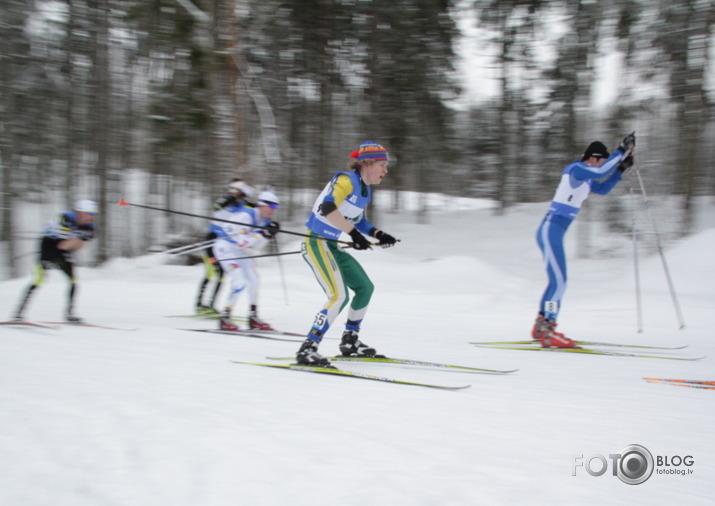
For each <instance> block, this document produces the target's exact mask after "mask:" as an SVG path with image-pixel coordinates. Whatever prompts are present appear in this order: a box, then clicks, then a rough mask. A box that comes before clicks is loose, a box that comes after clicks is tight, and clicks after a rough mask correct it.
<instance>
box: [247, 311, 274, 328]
mask: <svg viewBox="0 0 715 506" xmlns="http://www.w3.org/2000/svg"><path fill="white" fill-rule="evenodd" d="M248 326H249V327H250V328H251V330H266V331H268V330H275V329H274V328H273V327H271V326H270V324H268V323H266V322H264V321H263V320H261V319H260V318H259V317H258V315H257V314H256V313H254V312H251V313H250V314H249V316H248Z"/></svg>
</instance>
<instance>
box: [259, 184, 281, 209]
mask: <svg viewBox="0 0 715 506" xmlns="http://www.w3.org/2000/svg"><path fill="white" fill-rule="evenodd" d="M278 204H279V201H278V197H277V196H276V194H275V193H274V192H273V189H271V188H266V189H265V190H263V191H262V192H261V193H260V195H258V202H257V205H259V206H271V207H272V208H273V209H276V208H277V207H278Z"/></svg>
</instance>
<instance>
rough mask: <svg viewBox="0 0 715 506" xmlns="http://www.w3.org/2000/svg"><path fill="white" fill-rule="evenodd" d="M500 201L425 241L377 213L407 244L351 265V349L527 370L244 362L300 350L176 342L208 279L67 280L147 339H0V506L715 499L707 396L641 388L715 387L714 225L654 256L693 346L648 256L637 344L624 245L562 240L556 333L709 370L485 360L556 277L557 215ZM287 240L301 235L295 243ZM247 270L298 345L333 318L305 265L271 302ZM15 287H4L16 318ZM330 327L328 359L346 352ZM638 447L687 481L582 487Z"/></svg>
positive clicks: (273, 292)
mask: <svg viewBox="0 0 715 506" xmlns="http://www.w3.org/2000/svg"><path fill="white" fill-rule="evenodd" d="M482 203H483V202H482ZM586 205H589V204H586ZM490 207H491V206H489V205H481V204H480V203H479V202H476V203H475V205H473V206H469V205H460V206H447V205H445V206H442V207H441V210H440V211H438V212H435V213H434V214H433V215H432V216H431V223H430V224H428V225H419V224H415V223H414V222H415V219H414V217H413V216H410V215H408V214H384V215H380V225H381V226H382V227H383V228H384V229H385V230H387V231H389V232H390V233H392V234H394V235H395V236H396V237H398V238H400V239H401V242H400V243H399V244H398V245H397V246H396V247H394V248H391V249H387V250H382V249H377V250H373V251H367V252H355V253H354V255H355V256H357V257H359V259H360V261H361V262H362V264H363V266H364V267H365V269H366V271H367V272H368V273H369V275H370V276H371V278H372V279H373V281H374V282H375V284H376V291H375V295H374V297H373V301H372V303H371V307H370V310H369V312H368V316H367V318H366V320H365V323H364V324H363V330H362V336H363V338H364V339H365V341H366V342H368V343H369V344H371V345H373V346H375V347H376V348H377V349H378V351H380V352H382V353H385V354H388V355H390V356H396V357H403V358H414V359H418V360H429V361H438V362H445V363H453V364H460V365H467V366H474V367H486V368H494V369H514V368H518V369H519V370H518V371H517V372H515V373H513V374H510V375H504V376H496V375H483V374H467V373H462V372H447V371H443V370H426V369H420V368H414V367H401V366H394V365H377V364H341V367H342V368H344V369H351V370H357V371H363V372H367V373H374V374H379V375H382V376H390V377H395V378H401V379H410V380H417V381H425V382H433V383H440V384H445V385H461V384H471V385H472V386H471V388H469V389H466V390H460V391H442V390H433V389H428V388H421V387H414V386H404V385H394V384H387V383H378V382H370V381H364V380H358V379H351V378H342V377H329V376H323V375H316V374H306V373H302V372H294V371H283V370H278V369H270V368H260V367H255V366H250V365H239V364H235V363H232V362H231V361H232V360H242V361H259V362H260V361H266V358H265V357H266V356H289V355H292V354H294V353H295V351H296V350H297V347H298V344H297V343H290V342H277V341H268V340H259V339H249V338H245V337H233V336H224V335H213V334H205V333H197V332H188V331H185V330H182V329H186V328H208V327H211V326H213V323H209V322H206V321H201V320H192V319H182V318H168V317H167V316H168V315H176V314H183V313H188V312H190V311H191V307H192V303H193V299H194V296H195V292H196V288H197V286H198V283H199V280H200V278H201V275H202V272H201V270H202V267H201V266H199V265H196V266H192V267H185V266H177V265H169V264H167V263H166V257H165V256H164V255H160V254H155V255H147V256H144V257H140V258H136V259H115V260H113V261H111V262H109V263H108V264H106V265H105V266H103V267H102V268H100V269H90V268H80V269H79V274H78V275H79V278H80V285H79V295H78V304H77V306H78V307H77V310H78V311H77V312H78V313H79V314H80V315H82V316H84V317H85V318H86V319H88V320H89V321H90V322H93V323H96V324H102V325H108V326H116V327H123V328H136V330H127V331H124V330H106V329H96V328H74V327H67V326H64V327H62V328H60V329H59V330H43V329H29V328H19V329H18V328H10V327H3V328H0V427H2V430H0V504H3V505H23V506H28V505H46V504H52V505H54V506H59V505H72V506H78V505H92V506H95V505H129V504H131V505H132V506H140V505H159V504H161V505H164V504H171V505H191V506H194V505H224V504H247V505H248V504H250V505H253V504H257V505H273V504H276V505H277V504H295V505H302V504H317V505H322V504H343V505H366V504H380V505H382V504H385V505H387V504H390V505H393V504H398V505H435V506H436V505H440V506H441V505H473V504H594V505H595V504H599V505H600V504H673V503H675V502H676V501H677V502H679V503H683V504H689V505H697V504H712V498H713V496H715V482H714V481H713V480H712V476H713V474H714V473H715V442H714V441H715V439H714V438H713V437H712V427H713V421H714V420H713V415H714V414H715V402H714V400H715V399H714V397H713V396H715V392H712V391H709V390H698V389H691V388H682V387H673V386H669V385H659V384H650V383H647V382H645V381H644V380H643V379H642V378H643V377H644V376H649V377H650V376H656V377H667V378H686V379H702V380H715V377H713V366H712V360H713V358H712V357H713V356H715V344H713V339H712V335H713V332H712V317H711V314H712V311H713V308H714V307H715V304H714V303H715V283H713V281H715V266H714V263H713V261H712V252H713V251H714V250H715V228H713V227H712V224H710V226H704V227H701V229H700V230H699V231H698V233H696V234H695V235H692V236H690V237H688V238H686V239H682V240H680V241H677V242H668V243H666V244H665V246H666V248H665V256H666V258H667V260H668V266H669V267H670V270H671V274H672V278H673V281H674V285H675V288H676V294H677V297H678V302H679V304H680V306H681V308H682V313H683V316H684V319H685V323H686V327H685V328H684V329H682V330H679V329H678V322H677V318H676V313H675V310H674V303H673V301H672V299H671V296H670V294H669V291H668V286H667V283H666V281H665V277H664V275H663V272H664V270H663V266H662V264H661V259H660V257H659V256H658V255H657V254H655V253H653V252H647V253H646V252H642V253H641V256H640V272H641V282H642V306H643V322H644V325H643V326H644V331H643V332H642V333H638V332H637V318H636V307H635V300H636V299H635V293H634V281H633V280H634V274H633V265H634V263H633V257H632V250H631V245H630V242H629V241H630V239H629V238H628V237H620V236H616V235H609V236H608V237H606V238H605V240H607V242H608V243H609V254H608V256H607V257H605V256H599V257H597V258H591V259H576V258H575V254H574V251H575V243H574V241H575V238H576V235H577V234H576V232H575V230H572V231H570V232H569V235H568V236H567V237H568V241H569V242H568V243H567V251H568V252H569V269H570V286H569V289H568V291H567V294H566V298H565V300H564V309H563V313H562V318H561V321H560V328H561V330H563V331H564V332H565V333H566V334H567V335H569V336H571V337H574V338H578V339H584V340H596V341H607V342H616V343H631V344H647V345H659V346H675V345H685V344H687V345H688V347H687V348H686V349H684V350H680V351H677V352H674V354H676V355H678V356H702V355H706V356H707V358H705V359H702V360H698V361H675V360H659V359H648V358H623V357H606V356H580V355H572V354H560V353H535V352H527V351H507V350H492V349H486V348H478V347H475V346H472V345H470V344H468V343H469V341H479V340H484V341H494V340H514V339H525V338H528V335H529V331H530V328H531V324H532V322H533V318H534V314H535V311H536V305H537V304H538V299H539V297H540V295H541V292H542V290H543V288H544V286H545V280H546V278H545V274H544V272H543V269H542V266H541V259H540V254H539V251H538V248H537V247H536V244H535V240H534V233H535V230H536V227H537V225H538V223H539V221H540V219H541V217H542V214H543V212H544V210H545V208H546V204H544V203H542V204H529V205H520V206H517V207H515V208H513V209H512V210H510V211H509V212H508V213H506V214H505V215H504V216H495V215H494V214H493V212H492V211H491V210H490ZM706 212H707V213H712V207H709V208H708V209H707V210H706ZM710 216H712V214H710ZM577 223H578V222H577ZM39 226H40V225H38V227H39ZM283 227H284V228H292V229H293V230H301V227H300V224H298V223H294V224H292V226H291V225H289V224H287V223H284V224H283ZM614 245H615V246H614ZM281 247H282V249H283V250H285V251H291V250H296V249H298V247H299V242H298V241H297V240H295V238H290V239H289V238H288V237H287V236H284V237H283V241H282V245H281ZM258 262H259V271H260V273H261V276H262V289H261V313H262V316H263V317H264V318H265V319H267V320H269V321H270V322H271V323H272V324H273V325H274V326H275V327H277V328H280V329H284V330H291V331H295V332H303V331H307V330H308V328H309V326H310V323H311V321H312V317H313V315H314V313H315V312H316V311H317V310H318V309H319V308H320V306H321V305H322V303H323V295H322V293H321V292H320V289H319V287H318V284H317V283H316V282H315V280H314V279H313V278H312V274H311V272H310V269H309V268H308V267H307V266H306V265H305V264H304V262H303V260H302V259H301V258H300V255H292V256H285V257H282V260H281V262H282V265H283V271H284V272H285V273H286V278H285V283H286V291H285V292H284V291H283V287H282V286H283V282H282V279H281V269H279V265H278V260H277V259H275V258H267V259H260V260H259V261H258ZM28 282H29V277H25V278H22V279H14V280H9V281H4V282H1V283H0V287H2V289H1V290H0V294H1V295H0V303H1V304H2V307H3V308H5V309H4V311H5V312H6V314H8V315H9V314H10V313H11V311H12V309H13V308H14V306H15V305H16V303H17V301H18V299H19V297H20V293H21V292H22V290H24V287H25V286H26V285H27V283H28ZM66 289H67V287H66V281H65V279H64V277H63V276H62V274H61V273H59V272H57V271H53V272H51V273H50V276H49V279H48V281H47V282H46V283H45V285H44V286H43V287H42V288H41V289H40V290H39V291H38V293H37V294H36V295H35V298H34V299H33V300H32V303H31V305H30V307H29V310H28V313H27V315H28V317H29V318H30V319H32V320H34V321H52V320H57V319H59V318H61V315H62V308H63V306H64V297H65V293H66ZM224 293H225V292H224ZM244 302H245V300H243V299H242V301H241V306H240V308H241V311H240V312H241V313H242V314H243V312H244V311H245V310H246V309H245V308H244V306H243V304H244ZM342 317H343V318H344V315H342ZM342 322H343V320H342V318H341V320H339V322H338V323H337V324H336V325H335V326H334V327H333V329H331V331H330V333H329V335H328V337H329V339H326V340H325V341H324V342H323V344H322V345H321V351H322V352H323V353H324V354H334V353H336V352H337V340H336V339H335V338H337V337H339V334H340V331H341V326H342ZM630 444H640V445H643V446H644V447H646V448H647V449H648V450H650V452H651V453H652V454H653V456H654V457H656V456H667V457H669V458H670V457H673V456H680V457H685V456H686V455H690V456H692V457H693V465H692V466H689V467H686V466H684V465H681V466H679V467H678V468H677V469H679V470H692V474H686V475H666V474H658V473H657V472H656V473H654V474H653V475H652V476H651V478H650V479H649V480H648V481H646V482H645V483H643V484H641V485H627V484H625V483H623V482H622V481H621V480H619V479H618V478H617V477H615V476H612V474H611V472H612V465H611V462H610V460H609V461H608V462H609V468H608V471H607V472H606V473H605V474H604V475H602V476H598V477H597V476H591V475H589V474H587V473H586V471H585V470H584V468H583V467H580V468H577V471H576V476H573V475H572V464H573V462H574V455H583V457H584V459H587V458H589V457H590V456H592V455H596V454H600V455H603V456H605V457H606V458H607V459H608V458H609V454H615V453H618V452H620V451H621V449H623V448H624V447H626V446H628V445H630ZM592 468H593V470H598V468H599V464H598V461H594V463H593V466H592ZM670 469H676V468H672V467H671V468H670ZM686 472H687V471H686Z"/></svg>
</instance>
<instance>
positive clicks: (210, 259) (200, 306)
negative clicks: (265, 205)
mask: <svg viewBox="0 0 715 506" xmlns="http://www.w3.org/2000/svg"><path fill="white" fill-rule="evenodd" d="M227 190H228V193H227V194H226V195H223V196H222V197H219V198H218V199H216V201H215V202H214V205H213V211H214V213H216V212H219V211H221V210H222V209H227V208H228V209H229V210H230V211H231V212H238V211H239V210H240V209H241V208H242V207H244V206H252V205H253V203H252V202H253V201H254V198H255V193H256V190H255V189H254V188H253V187H252V186H250V185H248V184H247V183H246V182H244V181H242V180H240V179H235V180H234V181H232V182H231V183H230V184H229V185H228V188H227ZM216 230H220V227H218V226H216V225H214V224H212V223H211V224H209V233H208V235H207V236H206V240H207V241H213V240H214V239H216ZM201 256H202V258H203V262H204V277H203V279H202V280H201V284H200V285H199V293H198V295H197V296H196V312H197V313H201V314H216V315H217V314H218V311H217V310H216V309H215V308H216V298H217V297H218V292H219V290H220V289H221V284H222V283H223V269H222V268H221V264H219V263H218V262H217V261H216V257H215V256H214V252H213V243H212V244H211V245H210V246H209V247H208V248H206V249H205V250H204V251H203V253H202V255H201ZM212 280H213V281H215V283H216V285H215V286H214V290H213V294H212V296H211V301H210V302H209V304H208V305H204V302H203V300H204V292H205V291H206V287H207V286H208V284H209V283H210V282H211V281H212Z"/></svg>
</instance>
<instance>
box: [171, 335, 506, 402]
mask: <svg viewBox="0 0 715 506" xmlns="http://www.w3.org/2000/svg"><path fill="white" fill-rule="evenodd" d="M183 330H188V331H192V332H205V333H210V334H222V335H234V336H235V335H238V336H244V337H252V338H258V339H268V340H273V341H290V342H303V341H304V340H305V335H303V334H298V333H295V332H284V331H280V330H258V329H248V330H221V329H183ZM297 337H300V339H296V338H297ZM267 358H268V359H269V360H276V361H290V360H295V358H294V357H267ZM328 360H330V361H331V362H352V363H355V362H359V363H370V364H395V365H405V366H415V367H424V368H432V369H442V370H448V371H454V372H465V373H481V374H509V373H512V372H515V371H516V369H514V370H506V371H505V370H497V369H483V368H478V367H468V366H460V365H452V364H443V363H439V362H427V361H424V360H412V359H404V358H390V357H384V356H377V357H345V356H336V357H329V358H328ZM232 362H233V363H235V364H244V365H255V366H261V367H272V368H276V369H287V370H293V371H304V372H312V373H319V374H328V375H334V376H346V377H352V378H359V379H366V380H372V381H382V382H386V383H397V384H402V385H413V386H422V387H429V388H437V389H442V390H461V389H464V388H469V387H470V386H471V385H459V386H449V385H440V384H434V383H423V382H418V381H408V380H401V379H395V378H388V377H384V376H378V375H372V374H366V373H361V372H356V371H346V370H343V369H337V368H335V367H315V366H308V365H302V364H285V363H273V362H242V361H232Z"/></svg>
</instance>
